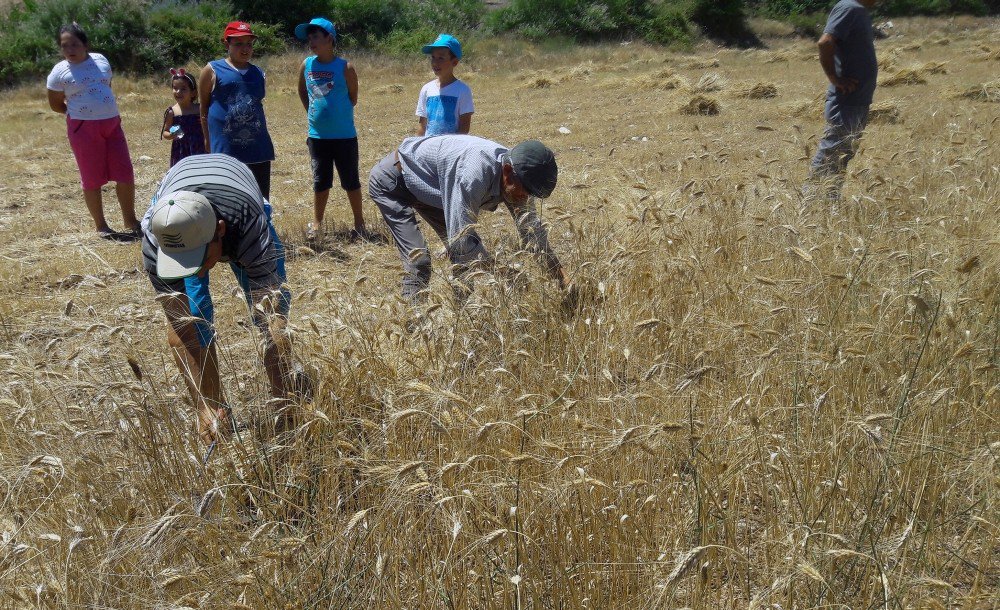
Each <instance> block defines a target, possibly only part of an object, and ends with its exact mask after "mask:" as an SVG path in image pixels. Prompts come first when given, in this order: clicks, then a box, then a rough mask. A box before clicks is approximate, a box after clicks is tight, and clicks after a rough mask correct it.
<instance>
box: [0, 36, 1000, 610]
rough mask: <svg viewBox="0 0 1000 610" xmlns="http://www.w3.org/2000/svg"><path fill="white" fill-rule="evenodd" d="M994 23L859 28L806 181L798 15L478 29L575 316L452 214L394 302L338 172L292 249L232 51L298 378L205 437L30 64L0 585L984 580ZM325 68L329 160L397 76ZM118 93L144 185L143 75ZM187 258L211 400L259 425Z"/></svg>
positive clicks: (316, 592) (305, 598)
mask: <svg viewBox="0 0 1000 610" xmlns="http://www.w3.org/2000/svg"><path fill="white" fill-rule="evenodd" d="M998 30H1000V27H998V24H997V22H996V21H972V20H961V19H959V20H952V21H927V20H920V19H911V20H903V21H897V22H896V28H895V30H894V34H893V37H891V38H890V39H888V40H884V41H881V42H879V47H878V51H879V57H880V61H881V63H882V77H881V78H882V79H883V86H881V87H880V88H879V90H878V91H877V93H876V107H875V109H874V110H876V111H877V112H876V113H875V116H874V120H873V124H872V125H871V126H870V127H869V129H868V131H867V133H866V135H865V138H864V140H863V145H862V149H861V152H860V154H859V156H858V157H857V158H856V159H855V160H854V162H853V163H852V165H851V167H850V175H849V177H848V180H847V187H846V191H845V195H846V197H845V200H844V201H843V202H842V203H841V204H840V205H839V206H837V208H836V209H831V208H830V207H829V206H827V205H825V204H818V203H810V202H805V201H803V200H802V198H801V197H800V195H799V193H800V187H801V184H802V181H803V180H804V178H805V175H806V170H807V165H808V158H809V156H811V154H812V153H813V152H814V150H815V145H816V142H817V140H818V136H819V135H820V134H821V131H822V118H821V115H820V113H821V109H822V96H821V94H822V91H823V87H824V85H823V78H822V74H821V72H820V70H819V66H818V62H817V60H816V54H815V50H814V45H813V44H812V43H811V42H810V41H804V40H796V39H779V40H774V41H772V42H771V44H770V47H769V48H768V49H764V50H749V51H740V50H725V49H718V48H713V47H708V46H704V47H701V48H699V49H698V50H697V51H696V52H691V53H679V52H667V51H664V50H662V49H656V48H652V47H646V46H642V45H640V44H638V43H635V44H623V45H604V46H593V47H582V48H575V49H569V50H567V49H554V50H546V49H544V48H539V47H534V46H530V45H525V44H523V43H513V42H510V43H504V42H482V43H479V44H477V45H476V46H475V48H474V49H473V50H472V52H471V53H470V58H469V60H468V61H466V62H464V63H463V64H462V65H461V66H460V67H459V69H458V74H459V76H460V77H461V78H463V79H465V80H466V81H467V82H468V83H469V84H470V86H471V87H472V89H473V92H474V95H475V97H476V114H475V116H474V119H473V126H472V127H473V133H476V134H479V135H483V136H486V137H490V138H493V139H496V140H499V141H500V142H503V143H506V144H514V143H516V142H518V141H520V140H522V139H526V138H530V137H537V138H539V139H541V140H543V141H545V142H546V143H547V144H549V145H550V146H551V147H552V148H553V149H554V150H555V151H556V154H557V157H558V160H559V164H560V172H561V175H560V178H559V187H558V188H557V190H556V192H555V193H554V194H553V196H552V197H551V198H550V199H549V200H547V201H545V203H544V206H543V216H544V218H545V219H546V221H547V222H548V223H550V224H551V227H552V242H553V246H554V247H555V249H556V250H557V252H558V253H559V254H560V256H561V258H562V259H563V262H564V264H565V265H566V267H567V269H568V271H569V272H570V273H572V275H573V276H574V278H575V279H576V280H577V282H578V284H579V285H580V286H581V289H582V295H583V296H582V299H581V302H580V303H579V305H578V307H577V308H575V309H570V308H567V307H564V305H563V303H562V300H561V295H560V292H559V290H558V288H557V287H556V286H555V285H554V284H552V283H550V282H548V281H546V280H545V279H544V277H543V274H542V272H541V270H540V269H539V268H538V266H537V265H535V264H534V263H533V261H532V260H531V258H530V256H529V255H527V254H526V253H523V252H520V251H519V250H518V246H517V241H516V239H515V233H514V231H513V227H512V224H511V222H510V220H509V219H508V217H506V216H505V215H502V214H492V215H491V214H487V215H486V216H484V217H483V218H481V219H480V221H481V227H480V233H481V235H482V236H483V237H484V239H485V240H486V242H487V243H489V244H491V245H492V249H493V250H494V252H496V253H497V256H498V258H499V259H500V261H501V262H502V263H504V268H505V272H504V273H499V274H497V275H492V274H487V273H483V274H481V275H480V276H479V277H478V278H477V284H476V290H475V293H474V295H473V296H472V298H471V299H470V300H469V302H468V303H466V304H465V306H464V307H458V306H457V305H456V304H455V303H454V302H453V300H452V296H451V294H452V293H451V291H450V290H449V288H448V286H447V284H446V279H445V277H446V269H445V268H444V265H443V263H441V262H440V261H438V262H437V263H436V268H435V279H434V283H433V294H432V296H431V300H430V303H429V305H427V306H426V308H425V309H423V310H422V311H420V312H413V311H410V310H409V309H408V308H407V307H406V306H405V305H404V304H403V303H402V302H401V301H400V300H399V299H398V298H397V297H396V294H397V292H398V281H399V277H400V266H399V262H398V259H397V254H396V251H395V248H393V247H391V246H388V245H378V244H375V245H370V244H352V243H349V242H348V241H347V240H345V239H344V238H343V237H344V235H345V234H346V228H347V227H348V226H349V224H348V223H349V218H350V214H349V210H348V207H347V205H346V199H345V198H344V197H343V196H342V195H341V194H340V193H338V192H337V191H336V190H335V191H334V193H333V198H332V199H333V200H332V201H331V206H330V209H329V211H328V217H332V219H333V225H332V226H331V231H330V238H329V239H328V240H327V241H326V242H325V243H324V244H323V247H321V248H307V247H305V239H304V237H303V226H304V224H305V223H306V221H307V220H309V219H310V218H311V197H312V195H311V182H310V178H309V169H308V155H307V151H306V147H305V143H304V137H305V135H304V133H305V132H304V130H305V125H304V124H305V120H304V114H303V112H302V111H301V106H300V105H299V102H298V99H297V96H296V94H295V78H296V68H297V65H298V63H299V62H300V61H301V57H300V56H299V55H296V54H291V55H288V56H282V57H272V58H265V59H262V61H261V63H262V65H264V66H265V67H266V68H267V70H268V76H269V83H270V87H269V95H268V98H267V102H266V108H267V113H268V121H269V124H270V131H271V134H272V135H273V137H274V139H275V143H276V147H277V149H278V160H277V161H276V162H275V164H274V172H273V187H272V196H273V197H272V199H273V203H274V206H275V210H276V217H275V223H276V226H277V228H278V231H279V233H280V234H281V235H282V237H283V239H284V240H285V242H286V244H287V245H288V247H289V284H290V287H291V289H292V291H293V293H294V295H295V296H294V300H293V307H292V314H291V318H290V327H291V329H292V337H293V342H294V353H295V357H296V359H297V360H298V361H299V362H300V363H301V364H302V366H303V367H304V368H305V370H306V371H307V372H308V373H309V374H310V375H312V376H313V381H314V392H313V394H312V396H311V397H310V398H306V399H302V400H301V401H300V403H299V404H298V405H297V409H298V417H299V419H298V426H297V427H296V428H295V429H293V430H291V431H289V432H286V433H284V434H282V435H280V436H277V437H274V438H271V435H270V434H269V433H268V432H267V426H266V425H263V426H261V427H260V429H254V430H251V431H248V432H245V433H244V434H243V435H241V440H240V441H234V442H231V443H229V444H226V445H223V446H220V448H219V449H218V450H217V451H216V452H215V453H214V454H213V455H212V456H211V458H210V459H209V460H208V462H207V464H205V465H202V456H203V454H204V448H203V447H202V446H201V445H200V444H199V442H198V439H197V435H196V434H195V432H194V413H193V410H192V408H191V405H190V404H189V400H188V398H187V393H186V390H185V388H184V386H183V382H182V380H181V378H180V377H179V375H178V373H177V371H176V367H175V366H174V364H173V362H172V361H171V360H170V357H169V354H168V352H167V350H166V343H165V332H164V322H163V316H162V313H161V312H160V310H159V306H158V305H157V304H156V303H155V302H154V301H153V298H152V297H153V294H152V290H151V288H150V287H149V284H148V281H147V280H146V279H145V277H144V274H143V273H142V272H141V270H140V269H139V266H140V261H139V258H140V254H139V250H138V247H137V246H135V245H120V244H111V243H105V242H102V241H100V240H98V239H97V238H96V237H95V236H94V235H93V233H92V230H91V225H90V220H89V218H88V217H87V216H86V211H85V209H84V206H83V202H82V197H81V195H80V192H79V185H78V179H77V174H76V168H75V165H74V163H73V159H72V155H71V152H70V150H69V146H68V143H67V141H66V136H65V127H64V126H63V123H62V117H60V116H57V115H55V114H54V113H52V112H50V111H49V110H48V108H47V106H46V103H45V98H44V96H45V93H44V86H43V84H42V83H41V82H39V83H37V85H35V86H31V87H24V88H21V89H17V90H13V91H6V92H2V93H0V102H2V105H0V118H2V120H0V142H3V147H2V149H0V163H2V165H3V168H4V169H3V179H2V183H0V257H2V260H3V262H2V265H0V291H2V293H0V294H2V298H0V371H2V375H3V378H4V383H3V385H2V387H0V536H2V541H0V607H4V608H8V607H9V608H123V609H124V608H129V609H131V608H157V609H161V608H162V609H168V608H171V609H180V608H276V609H290V608H600V609H604V608H634V609H642V610H646V609H654V608H681V607H689V608H760V609H763V608H775V609H778V608H782V609H791V608H886V609H890V608H977V609H978V608H997V607H1000V595H998V590H1000V494H998V485H1000V432H998V431H1000V426H998V422H997V419H998V417H1000V409H998V408H997V407H998V404H1000V395H998V383H1000V375H998V370H997V366H998V364H1000V294H998V291H997V289H998V270H997V264H998V262H1000V256H998V254H1000V249H998V243H1000V242H998V235H997V227H998V220H1000V167H998V159H1000V154H998V151H1000V146H998V141H1000V124H998V123H1000V122H998V110H1000V106H998V105H997V103H996V102H997V100H998V89H997V88H998V84H997V80H996V79H997V75H998V72H1000V70H998V68H1000V61H998V57H1000V54H998V51H1000V45H998V42H997V41H998ZM352 59H353V60H354V61H355V63H356V65H357V69H358V72H359V76H360V79H361V95H360V98H361V100H360V104H359V107H358V114H357V121H358V126H359V137H360V144H361V154H362V163H361V165H362V174H363V179H364V178H365V177H366V176H367V171H368V169H369V168H370V167H371V166H372V165H373V164H374V163H375V162H376V161H377V160H378V159H379V158H381V156H383V155H384V154H385V153H386V152H388V151H389V150H390V149H391V148H392V147H393V146H394V145H395V144H397V143H398V142H399V141H400V140H401V139H402V138H403V137H404V136H406V135H407V134H408V133H410V132H411V131H412V130H413V128H414V127H415V126H416V121H415V118H414V117H413V108H414V105H415V102H416V98H417V93H418V91H419V88H420V86H421V85H422V84H423V83H424V82H426V81H427V80H429V78H430V76H429V70H428V69H427V66H426V65H425V63H424V62H423V61H422V59H421V58H419V57H414V58H412V60H406V61H404V60H390V59H385V58H380V57H375V56H358V57H353V58H352ZM191 67H195V66H194V65H192V66H191ZM116 92H117V94H118V96H119V102H120V106H121V109H122V113H123V121H124V126H125V130H126V133H127V134H128V136H129V140H130V146H131V150H132V156H133V159H134V160H135V161H136V171H137V185H138V200H139V201H140V204H139V208H140V211H141V210H142V209H144V208H145V204H144V203H142V202H146V201H148V200H149V197H150V196H151V195H152V193H153V191H154V189H155V184H156V181H157V180H158V179H159V178H160V177H161V175H162V173H163V171H164V170H165V169H166V165H167V163H168V158H169V150H168V148H169V147H168V145H167V144H165V143H162V142H159V141H158V140H157V132H158V128H159V124H160V120H161V117H162V112H163V109H164V108H165V107H166V106H167V105H168V104H169V103H170V99H169V89H168V85H167V81H166V78H163V79H156V80H131V79H127V78H121V77H119V78H117V79H116ZM692 108H693V109H694V110H692ZM709 112H716V113H717V114H706V113H709ZM560 128H565V129H560ZM566 131H569V133H564V132H566ZM109 195H110V196H109ZM365 205H366V215H367V216H368V221H369V226H370V227H372V228H377V229H379V230H381V231H382V233H383V235H387V232H386V231H385V229H384V225H383V224H382V222H381V219H380V218H379V216H378V213H377V210H376V209H375V207H374V205H373V204H372V203H371V202H370V201H368V200H367V196H366V203H365ZM105 207H106V211H107V213H108V218H109V220H111V221H112V224H113V225H115V226H120V217H119V216H118V214H117V208H116V204H115V201H114V197H113V194H111V193H106V196H105ZM214 275H215V276H216V279H215V301H216V308H217V327H218V329H219V333H220V335H221V343H220V348H221V350H220V358H221V361H222V368H223V375H224V383H225V385H226V388H227V395H228V396H229V397H230V398H231V400H232V402H233V407H234V409H235V411H236V413H237V414H238V416H240V417H243V418H247V419H251V420H254V419H255V420H257V421H264V422H266V413H267V410H268V405H267V399H266V380H265V378H264V375H263V369H262V367H261V366H260V365H259V358H260V356H259V345H258V340H259V338H258V336H257V335H256V334H255V330H254V328H253V326H252V324H249V323H248V318H247V314H246V309H245V304H244V303H243V301H242V298H241V297H240V296H239V295H238V293H237V287H236V284H235V282H234V281H233V280H232V278H231V276H230V275H229V274H228V273H220V272H216V273H215V274H214ZM416 314H420V315H419V317H415V316H416ZM415 319H416V320H417V321H418V323H416V324H414V323H413V322H414V320H415Z"/></svg>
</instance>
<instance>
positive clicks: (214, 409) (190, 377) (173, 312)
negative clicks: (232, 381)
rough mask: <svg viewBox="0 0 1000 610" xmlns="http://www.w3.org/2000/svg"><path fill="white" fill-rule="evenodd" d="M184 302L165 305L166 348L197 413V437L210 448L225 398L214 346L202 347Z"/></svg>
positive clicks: (167, 301) (178, 300)
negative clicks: (171, 354) (189, 319)
mask: <svg viewBox="0 0 1000 610" xmlns="http://www.w3.org/2000/svg"><path fill="white" fill-rule="evenodd" d="M185 299H186V297H184V296H180V297H168V298H165V299H163V301H162V302H163V310H164V312H165V313H166V314H167V344H168V345H169V346H170V351H171V352H172V353H173V355H174V361H175V362H176V363H177V368H178V369H179V370H180V373H181V377H183V378H184V383H185V384H186V385H187V387H188V392H190V394H191V400H192V401H193V402H194V405H195V409H196V411H197V412H198V435H199V436H200V437H201V440H202V442H204V443H205V444H206V445H208V444H211V442H212V441H214V440H215V439H216V432H215V428H216V425H215V424H216V422H217V421H218V420H219V419H220V415H224V414H222V413H220V412H219V411H220V409H222V407H223V406H224V405H225V396H224V395H223V392H222V384H221V383H220V381H219V359H218V355H217V353H216V351H215V343H214V342H212V343H211V344H210V345H209V346H208V347H202V345H201V343H200V341H199V340H198V333H197V330H196V329H195V325H194V324H193V323H192V322H190V321H188V320H185V318H189V317H190V315H191V314H190V311H189V309H188V305H187V303H186V300H185Z"/></svg>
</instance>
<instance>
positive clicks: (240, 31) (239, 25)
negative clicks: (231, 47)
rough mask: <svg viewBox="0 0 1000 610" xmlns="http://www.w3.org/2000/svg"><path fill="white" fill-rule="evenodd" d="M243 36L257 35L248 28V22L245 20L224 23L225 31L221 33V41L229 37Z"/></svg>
mask: <svg viewBox="0 0 1000 610" xmlns="http://www.w3.org/2000/svg"><path fill="white" fill-rule="evenodd" d="M243 36H253V37H254V38H256V37H257V35H256V34H254V33H253V30H251V29H250V24H249V23H247V22H246V21H231V22H229V24H227V25H226V31H225V32H223V33H222V41H223V42H225V41H226V40H228V39H229V38H240V37H243Z"/></svg>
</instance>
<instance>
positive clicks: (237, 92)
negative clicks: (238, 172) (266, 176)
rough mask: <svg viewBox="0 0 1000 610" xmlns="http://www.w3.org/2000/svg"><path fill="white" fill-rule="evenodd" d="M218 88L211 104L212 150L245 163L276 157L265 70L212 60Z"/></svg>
mask: <svg viewBox="0 0 1000 610" xmlns="http://www.w3.org/2000/svg"><path fill="white" fill-rule="evenodd" d="M209 65H211V66H212V70H214V71H215V89H213V90H212V104H211V105H210V106H209V107H208V134H209V137H210V139H211V144H212V150H211V152H213V153H223V154H226V155H229V156H231V157H235V158H237V159H239V160H240V161H242V162H244V163H261V162H263V161H273V160H274V144H273V143H272V142H271V135H270V134H269V133H268V132H267V120H266V119H265V118H264V105H263V100H264V93H265V92H264V73H263V72H262V71H261V69H260V68H258V67H257V66H255V65H253V64H251V65H250V67H249V69H248V70H247V72H246V74H240V72H239V70H237V69H235V68H233V67H232V66H230V65H229V64H228V63H227V62H226V60H225V59H217V60H215V61H213V62H211V63H210V64H209Z"/></svg>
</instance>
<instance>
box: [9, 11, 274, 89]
mask: <svg viewBox="0 0 1000 610" xmlns="http://www.w3.org/2000/svg"><path fill="white" fill-rule="evenodd" d="M233 16H234V11H233V8H232V5H231V4H229V2H227V1H226V0H205V1H202V2H184V1H182V0H166V1H160V2H153V3H150V2H148V1H144V0H41V1H39V0H26V1H25V2H24V5H23V6H20V7H16V8H14V9H12V10H11V12H10V14H8V15H7V17H6V19H3V21H2V22H0V84H3V85H11V84H14V83H16V82H18V81H21V80H25V79H28V78H38V77H41V76H44V75H45V74H47V73H48V72H49V70H51V69H52V66H53V65H55V63H56V62H58V61H59V47H58V44H57V43H56V33H57V32H58V31H59V27H60V26H62V25H64V24H67V23H70V22H71V21H76V22H77V23H79V24H80V26H81V27H82V28H83V29H84V31H86V32H87V37H88V39H89V41H90V49H91V50H92V51H94V52H96V53H101V54H103V55H104V56H106V57H107V58H108V61H109V62H111V66H112V68H114V70H115V71H116V72H118V71H120V72H129V73H135V74H148V73H151V72H158V71H160V70H164V69H166V68H167V67H169V66H179V65H184V64H186V63H188V62H189V61H191V60H196V61H198V62H199V63H202V62H203V61H206V60H208V59H211V58H214V57H219V56H221V54H222V52H223V50H222V49H223V47H222V42H221V36H222V31H223V28H224V27H225V25H226V23H228V22H229V21H232V19H233ZM254 33H255V34H257V37H258V38H257V44H256V48H255V51H256V52H257V53H259V54H263V53H268V52H273V51H277V50H280V49H282V48H284V43H283V42H282V40H281V39H280V38H279V37H278V34H277V27H276V26H273V25H268V24H266V23H254Z"/></svg>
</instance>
